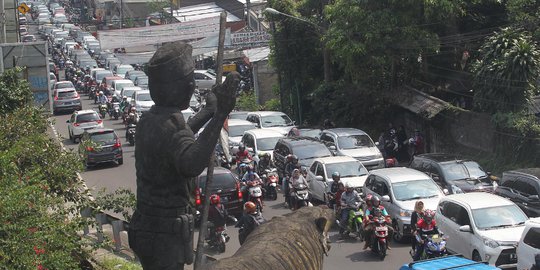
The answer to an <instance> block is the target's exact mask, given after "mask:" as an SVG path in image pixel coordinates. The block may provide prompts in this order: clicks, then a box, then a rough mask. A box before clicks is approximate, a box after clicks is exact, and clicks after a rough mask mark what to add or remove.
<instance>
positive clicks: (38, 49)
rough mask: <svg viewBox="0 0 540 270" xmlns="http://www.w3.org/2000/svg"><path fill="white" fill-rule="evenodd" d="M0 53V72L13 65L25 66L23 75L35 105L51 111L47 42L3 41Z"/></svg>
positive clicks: (0, 45)
mask: <svg viewBox="0 0 540 270" xmlns="http://www.w3.org/2000/svg"><path fill="white" fill-rule="evenodd" d="M0 55H1V56H2V57H1V58H0V60H1V61H2V62H1V63H0V72H3V71H4V70H5V69H10V68H13V67H15V66H19V67H26V70H25V71H24V73H23V77H24V78H25V79H26V80H27V81H28V82H29V83H30V89H31V90H32V93H33V94H34V102H35V104H36V106H40V107H45V108H46V109H48V110H50V111H52V103H51V102H50V97H51V92H50V89H49V88H50V78H49V61H48V59H47V43H46V42H45V41H38V42H27V43H3V44H0Z"/></svg>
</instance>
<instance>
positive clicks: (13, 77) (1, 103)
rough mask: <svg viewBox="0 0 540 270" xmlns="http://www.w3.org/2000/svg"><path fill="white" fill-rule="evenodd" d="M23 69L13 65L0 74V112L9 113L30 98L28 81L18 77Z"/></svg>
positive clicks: (26, 102) (30, 92)
mask: <svg viewBox="0 0 540 270" xmlns="http://www.w3.org/2000/svg"><path fill="white" fill-rule="evenodd" d="M23 70H24V68H22V67H15V68H12V69H8V70H6V71H4V73H2V74H1V75H0V114H6V113H10V112H12V111H14V110H15V109H17V108H19V107H21V106H23V105H26V104H28V103H29V102H30V101H31V100H32V91H30V87H29V84H28V82H27V81H25V80H23V79H21V78H20V74H21V72H23Z"/></svg>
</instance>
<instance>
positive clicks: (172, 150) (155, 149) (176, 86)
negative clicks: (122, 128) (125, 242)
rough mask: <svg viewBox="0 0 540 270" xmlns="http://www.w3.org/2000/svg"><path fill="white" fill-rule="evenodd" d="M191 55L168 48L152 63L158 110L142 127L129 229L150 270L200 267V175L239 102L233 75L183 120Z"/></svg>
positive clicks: (190, 86)
mask: <svg viewBox="0 0 540 270" xmlns="http://www.w3.org/2000/svg"><path fill="white" fill-rule="evenodd" d="M191 52H192V48H191V46H190V45H188V44H185V43H182V42H173V43H167V44H165V45H163V46H162V47H161V48H159V49H158V50H157V51H156V53H155V54H154V56H153V57H152V58H151V59H150V61H149V63H148V86H149V88H150V95H151V97H152V100H153V101H154V103H155V105H154V106H152V108H151V109H150V111H148V112H145V113H144V114H143V115H142V117H141V119H140V121H139V123H138V124H137V131H136V132H137V141H136V145H135V168H136V170H137V206H136V210H135V212H134V213H133V216H132V219H131V224H130V228H129V232H128V233H129V244H130V247H131V248H132V249H133V251H134V252H135V254H137V256H138V257H139V260H140V262H141V264H142V266H143V268H144V269H145V270H160V269H163V270H165V269H167V270H173V269H174V270H178V269H184V264H191V263H192V262H193V227H194V224H193V212H194V210H193V206H194V198H193V196H194V187H195V177H196V176H198V175H199V174H200V173H201V172H202V171H203V170H204V169H205V168H206V167H207V165H208V161H209V158H210V154H211V153H212V151H213V150H214V147H215V146H216V143H217V139H218V137H219V134H220V131H221V128H222V126H223V123H224V122H225V119H226V118H227V116H228V114H229V112H230V111H231V110H232V109H233V108H234V105H235V102H236V99H235V91H236V89H237V86H238V83H239V80H240V76H239V75H238V73H236V72H233V73H231V74H229V75H228V76H227V80H226V81H225V83H224V84H223V85H220V86H216V87H214V89H213V90H212V92H211V93H209V94H208V95H207V100H206V107H205V108H203V109H202V110H201V111H200V112H199V113H197V114H196V115H195V116H193V117H192V118H191V119H189V121H188V122H187V123H186V122H185V121H184V118H183V116H182V113H181V111H182V110H184V109H187V108H188V107H189V100H190V98H191V95H193V91H194V90H195V80H194V77H193V71H194V63H193V60H192V56H191ZM208 121H210V122H209V123H208V125H207V126H206V127H205V129H204V130H203V131H202V132H201V134H200V136H199V137H198V138H197V139H196V140H195V139H194V136H193V134H194V133H197V132H198V131H199V129H200V128H201V127H202V126H203V125H204V124H205V123H206V122H208Z"/></svg>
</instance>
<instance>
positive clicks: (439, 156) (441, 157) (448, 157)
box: [415, 153, 463, 162]
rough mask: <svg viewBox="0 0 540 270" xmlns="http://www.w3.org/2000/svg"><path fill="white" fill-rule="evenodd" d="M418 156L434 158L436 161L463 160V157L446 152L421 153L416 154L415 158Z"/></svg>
mask: <svg viewBox="0 0 540 270" xmlns="http://www.w3.org/2000/svg"><path fill="white" fill-rule="evenodd" d="M416 157H418V158H425V159H430V160H433V161H435V162H445V161H461V160H463V159H461V158H458V157H457V156H456V155H453V154H446V153H429V154H420V155H416V156H415V158H416Z"/></svg>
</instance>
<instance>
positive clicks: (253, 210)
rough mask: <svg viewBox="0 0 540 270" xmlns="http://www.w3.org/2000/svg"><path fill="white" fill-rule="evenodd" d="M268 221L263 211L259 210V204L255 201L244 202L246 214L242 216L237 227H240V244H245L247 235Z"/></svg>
mask: <svg viewBox="0 0 540 270" xmlns="http://www.w3.org/2000/svg"><path fill="white" fill-rule="evenodd" d="M265 222H266V219H265V218H264V217H263V215H262V213H260V212H259V211H257V206H256V205H255V203H253V202H246V203H245V204H244V215H243V216H242V217H241V218H240V220H239V221H238V223H236V225H235V227H237V228H240V231H239V232H238V240H239V241H240V245H242V244H244V241H245V240H246V238H247V236H248V235H249V234H250V233H251V232H252V231H253V230H255V228H257V227H258V226H259V225H261V224H263V223H265Z"/></svg>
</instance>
